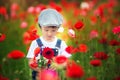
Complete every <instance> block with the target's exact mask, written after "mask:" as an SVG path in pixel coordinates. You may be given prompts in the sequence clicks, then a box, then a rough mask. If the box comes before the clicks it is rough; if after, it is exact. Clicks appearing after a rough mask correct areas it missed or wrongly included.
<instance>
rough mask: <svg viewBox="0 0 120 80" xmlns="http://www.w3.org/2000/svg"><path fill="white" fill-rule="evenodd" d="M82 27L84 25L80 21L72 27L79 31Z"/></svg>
mask: <svg viewBox="0 0 120 80" xmlns="http://www.w3.org/2000/svg"><path fill="white" fill-rule="evenodd" d="M83 26H84V23H83V22H82V21H78V22H76V23H75V25H74V27H75V28H76V29H81V28H82V27H83Z"/></svg>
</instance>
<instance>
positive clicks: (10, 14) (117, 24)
mask: <svg viewBox="0 0 120 80" xmlns="http://www.w3.org/2000/svg"><path fill="white" fill-rule="evenodd" d="M32 1H33V0H32ZM32 1H28V0H13V1H12V0H9V1H8V3H6V4H5V3H4V1H3V0H1V3H0V80H32V78H31V76H32V74H31V71H32V70H31V69H30V67H31V68H34V67H36V66H37V65H36V64H34V63H33V64H31V65H29V64H28V59H27V58H26V55H27V52H28V49H29V46H30V44H31V41H32V40H35V39H37V38H38V37H40V36H41V35H42V34H41V31H40V28H39V27H38V23H37V21H38V16H39V14H40V12H41V11H42V10H44V9H46V8H53V9H56V10H57V11H58V12H60V13H61V14H62V15H63V17H64V22H63V24H62V26H61V27H60V28H59V30H58V33H57V37H58V38H61V39H62V40H64V41H65V42H66V44H67V45H68V47H67V48H66V51H67V52H68V53H69V54H71V55H72V56H71V57H70V59H67V58H66V57H65V56H59V57H56V58H55V59H54V60H53V63H51V65H52V66H53V67H55V68H56V69H57V70H58V72H60V73H59V74H58V73H57V72H56V71H52V70H44V69H43V70H41V74H39V77H40V78H41V79H39V80H120V8H119V6H120V5H119V4H120V1H119V0H103V1H102V0H48V1H46V0H43V1H41V2H40V1H33V2H32ZM47 50H48V51H51V49H49V48H46V50H44V54H45V56H44V55H43V56H44V57H46V58H48V59H51V58H52V56H48V55H47V54H46V53H47ZM39 51H40V49H39V48H37V49H36V50H35V53H34V54H35V55H37V54H38V53H39ZM51 53H53V52H52V51H51ZM51 55H53V54H51ZM48 63H49V62H48ZM65 65H66V66H65ZM64 68H65V69H64Z"/></svg>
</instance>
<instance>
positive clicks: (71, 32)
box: [68, 29, 75, 38]
mask: <svg viewBox="0 0 120 80" xmlns="http://www.w3.org/2000/svg"><path fill="white" fill-rule="evenodd" d="M68 35H69V36H70V37H72V38H75V31H74V30H73V29H69V30H68Z"/></svg>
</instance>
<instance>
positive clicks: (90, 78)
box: [86, 76, 97, 80]
mask: <svg viewBox="0 0 120 80" xmlns="http://www.w3.org/2000/svg"><path fill="white" fill-rule="evenodd" d="M86 80H97V79H96V77H94V76H93V77H89V78H87V79H86Z"/></svg>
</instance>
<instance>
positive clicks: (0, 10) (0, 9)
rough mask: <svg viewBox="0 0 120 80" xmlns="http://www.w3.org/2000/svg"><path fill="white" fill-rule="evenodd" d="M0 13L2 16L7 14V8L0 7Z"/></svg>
mask: <svg viewBox="0 0 120 80" xmlns="http://www.w3.org/2000/svg"><path fill="white" fill-rule="evenodd" d="M0 15H3V16H5V15H7V10H6V8H5V7H3V6H1V7H0Z"/></svg>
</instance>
